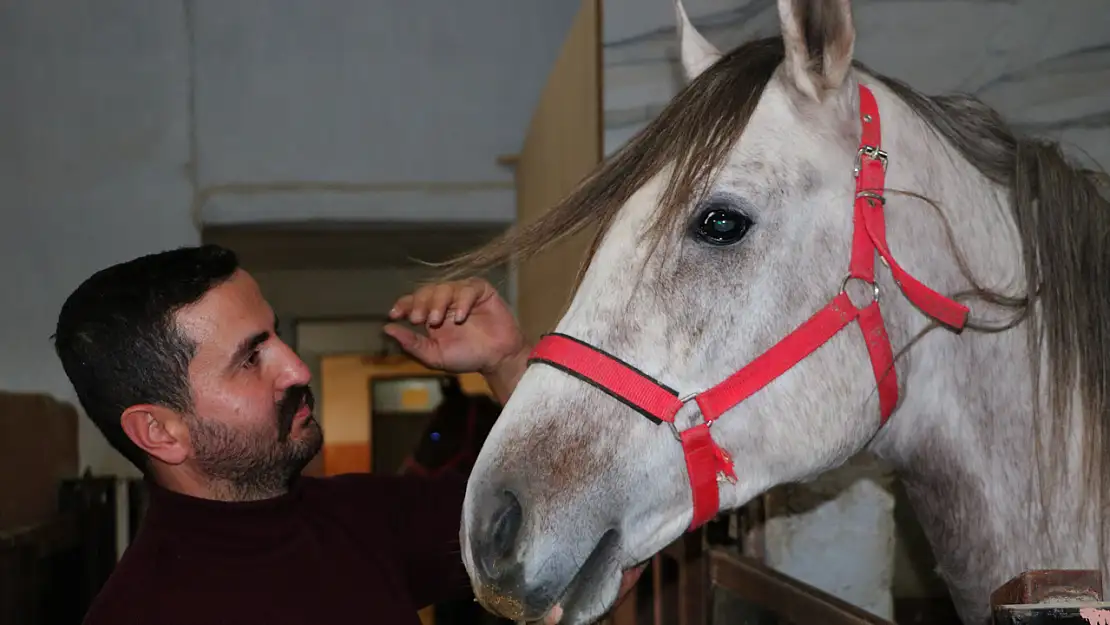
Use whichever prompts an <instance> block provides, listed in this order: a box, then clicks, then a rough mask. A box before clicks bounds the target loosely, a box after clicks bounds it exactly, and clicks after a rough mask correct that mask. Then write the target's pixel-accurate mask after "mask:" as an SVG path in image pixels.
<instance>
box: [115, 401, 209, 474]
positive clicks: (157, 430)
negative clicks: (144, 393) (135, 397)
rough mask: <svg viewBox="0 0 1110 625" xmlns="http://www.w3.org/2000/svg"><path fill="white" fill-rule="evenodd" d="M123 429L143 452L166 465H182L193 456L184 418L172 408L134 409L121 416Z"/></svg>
mask: <svg viewBox="0 0 1110 625" xmlns="http://www.w3.org/2000/svg"><path fill="white" fill-rule="evenodd" d="M120 425H121V426H122V427H123V431H124V432H125V433H126V434H127V436H128V438H130V439H131V440H132V441H133V442H134V443H135V444H136V445H138V446H139V449H142V450H143V451H145V452H146V453H147V454H149V455H150V456H151V457H152V458H156V459H158V460H161V461H162V462H164V463H166V464H171V465H176V464H181V463H182V462H185V460H187V459H188V458H189V456H190V454H191V452H192V446H191V444H190V440H189V429H188V428H187V427H186V426H185V422H184V420H183V419H182V418H181V415H180V414H179V413H177V412H175V411H173V410H170V409H169V408H165V407H163V406H155V405H152V404H138V405H135V406H131V407H129V408H128V409H127V410H124V411H123V414H122V415H120Z"/></svg>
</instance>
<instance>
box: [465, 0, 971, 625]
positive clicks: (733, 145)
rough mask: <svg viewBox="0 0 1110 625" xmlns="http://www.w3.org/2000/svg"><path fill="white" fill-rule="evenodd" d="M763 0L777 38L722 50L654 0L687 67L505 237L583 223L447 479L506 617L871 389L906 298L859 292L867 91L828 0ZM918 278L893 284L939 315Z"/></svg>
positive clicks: (856, 408) (572, 590) (843, 445)
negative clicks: (611, 149) (537, 319)
mask: <svg viewBox="0 0 1110 625" xmlns="http://www.w3.org/2000/svg"><path fill="white" fill-rule="evenodd" d="M778 9H779V13H780V20H781V26H782V33H783V37H782V38H781V39H780V38H777V37H776V38H771V39H765V40H760V41H756V42H752V43H749V44H745V45H743V46H741V47H739V48H738V49H736V50H734V51H732V52H731V53H728V54H723V55H722V54H720V53H719V52H717V51H716V50H715V49H713V47H712V46H711V45H710V44H709V43H708V42H707V41H706V40H705V39H703V38H702V37H701V36H700V35H699V34H698V33H697V32H696V31H695V30H694V28H693V27H692V25H691V24H690V23H689V22H688V21H687V19H686V15H685V12H684V11H683V10H682V7H681V5H680V4H679V5H677V15H678V18H679V21H680V27H679V29H680V39H681V45H680V48H681V56H682V65H683V67H684V69H685V72H686V77H687V79H688V80H689V84H687V85H686V86H685V88H684V89H683V90H682V91H681V92H680V93H679V94H678V95H677V96H676V97H675V99H674V100H672V102H671V103H670V104H669V105H668V107H667V109H666V110H664V111H663V112H662V113H661V114H660V115H659V117H658V118H656V119H655V120H654V121H653V122H651V123H650V124H649V125H648V127H647V128H645V129H644V130H643V131H642V132H641V133H640V134H639V135H638V136H637V137H635V138H634V139H633V140H632V141H631V142H629V144H628V145H626V146H625V147H624V148H623V149H622V150H621V151H620V152H619V153H618V154H616V155H614V157H613V158H612V159H610V160H609V161H608V162H607V163H606V164H604V165H603V166H602V167H601V168H600V169H599V170H598V171H596V172H595V173H594V174H593V175H592V176H591V177H590V178H589V179H587V180H586V181H584V183H583V184H582V185H581V186H580V188H579V189H578V190H577V191H576V192H575V193H574V194H573V195H572V196H571V197H570V198H569V199H567V200H566V201H565V202H564V203H563V204H562V205H560V206H558V207H556V208H555V209H554V210H553V211H552V212H551V214H550V215H548V216H547V217H545V218H542V219H540V220H538V221H537V222H535V223H533V224H532V225H530V226H528V227H527V228H526V229H525V230H523V231H522V232H521V233H519V234H518V235H516V238H511V239H506V243H505V245H516V244H520V243H521V242H523V244H524V245H525V246H527V245H530V244H532V243H535V242H537V241H540V240H542V239H543V238H544V237H550V236H552V235H554V234H562V231H563V230H565V229H567V226H568V224H569V225H577V224H582V223H588V222H590V221H591V220H592V221H594V222H595V223H599V224H600V226H601V228H600V235H599V238H598V239H597V242H596V243H595V246H594V248H593V250H592V256H591V258H590V261H589V262H588V264H587V266H586V269H585V271H584V272H583V273H582V276H581V281H580V284H579V287H578V289H577V291H576V293H575V295H574V298H573V301H572V302H571V304H570V306H569V309H568V310H567V312H566V314H565V315H564V316H563V318H562V319H561V321H560V322H559V323H558V326H557V328H556V333H557V334H556V335H555V336H552V337H549V338H547V339H545V340H544V341H542V342H541V343H540V344H539V345H538V346H537V350H536V352H535V354H534V360H533V364H532V365H531V366H530V367H529V369H528V370H527V372H526V373H525V375H524V377H523V378H522V379H521V380H520V383H519V385H518V386H517V387H516V390H515V391H514V393H513V395H512V397H511V399H510V400H509V402H508V403H507V404H506V405H505V407H504V410H503V412H502V415H501V417H500V419H499V421H498V423H497V425H496V426H495V427H494V429H493V432H492V433H491V435H490V437H489V439H488V440H487V442H486V444H485V446H484V448H483V449H482V452H481V454H480V455H479V458H478V461H477V463H476V464H475V466H474V470H473V472H472V474H471V478H470V485H469V489H468V492H467V497H466V503H465V506H464V511H463V529H462V540H463V556H464V561H465V563H466V566H467V567H468V570H469V571H470V574H471V576H472V579H473V581H474V583H475V588H476V591H477V592H476V594H477V596H478V597H479V599H480V600H481V601H483V603H484V604H485V605H487V606H488V607H490V608H492V609H494V610H496V611H499V612H501V613H502V614H503V615H505V616H507V617H510V618H516V619H524V620H532V619H538V618H539V617H541V616H542V615H544V614H545V613H547V612H548V611H549V610H550V609H551V608H552V607H553V606H555V605H557V604H558V605H559V606H560V611H561V612H562V613H563V615H564V617H565V621H564V622H573V623H579V622H585V621H588V620H590V619H593V618H596V617H598V616H599V615H600V614H602V613H603V612H604V611H605V610H607V609H608V608H609V607H610V606H611V605H612V603H613V601H614V599H615V598H616V596H617V593H618V587H619V586H620V585H621V581H622V572H625V571H628V570H630V569H632V568H633V567H635V566H636V565H638V564H639V563H642V562H643V561H645V560H646V559H648V558H649V557H650V556H651V555H653V554H654V553H656V552H657V551H658V550H660V549H661V548H663V547H665V546H666V545H667V544H668V543H670V542H671V541H673V540H674V539H676V538H677V537H679V536H680V535H681V534H682V532H683V531H684V530H686V529H687V528H689V527H691V525H693V526H697V525H699V524H701V523H703V522H705V521H706V520H707V519H708V518H710V517H711V516H712V515H713V514H715V513H716V512H717V511H718V510H720V509H722V508H733V507H736V506H738V505H741V504H743V503H745V502H746V501H748V500H749V499H751V498H752V497H754V496H755V495H757V494H759V493H761V492H763V491H765V490H766V489H768V488H770V487H772V486H774V485H777V484H781V483H785V482H791V481H798V480H805V479H807V478H811V477H813V476H816V475H817V474H819V473H821V472H823V471H825V470H827V469H829V468H831V467H834V466H836V465H837V464H840V463H842V462H844V461H845V460H846V459H847V458H849V457H850V456H852V455H853V454H854V453H855V452H857V451H859V450H860V449H861V448H863V447H864V445H866V444H867V441H868V440H869V439H870V438H871V437H872V436H873V435H874V434H875V433H876V431H877V430H878V428H879V427H880V422H881V415H886V414H888V413H889V411H890V409H891V407H892V400H893V398H895V397H896V395H897V390H898V386H897V383H896V382H895V380H896V378H895V377H894V373H893V372H892V371H891V368H892V364H891V354H889V353H885V354H884V348H888V347H889V344H888V343H887V342H886V341H885V337H886V330H889V331H890V334H891V335H896V336H897V337H899V338H901V337H904V336H905V334H907V333H908V332H909V331H910V330H911V329H912V328H910V327H909V326H910V322H909V321H906V320H907V319H908V318H909V315H911V314H913V313H912V312H911V311H910V308H909V307H908V306H904V305H903V304H902V303H899V304H898V305H897V306H896V307H895V308H893V312H889V313H888V310H887V304H886V298H887V297H889V298H890V299H898V298H899V297H900V296H901V293H900V292H899V291H898V287H897V286H895V285H894V283H893V282H890V283H889V287H890V288H889V289H887V286H888V285H887V284H886V283H881V284H880V285H879V286H883V288H884V310H883V312H884V314H887V320H886V324H884V323H883V321H882V319H881V318H880V317H879V316H878V314H877V310H876V309H875V308H874V307H868V306H867V305H868V303H869V301H870V298H871V297H872V295H873V291H872V288H873V286H874V285H873V284H869V283H870V282H872V281H871V280H870V275H871V274H870V272H871V269H872V265H871V262H872V259H873V258H874V257H875V249H876V247H884V246H885V243H884V242H883V238H882V236H881V233H882V231H883V220H882V213H881V210H882V203H881V201H880V200H879V198H878V194H879V193H881V192H882V188H883V176H884V175H885V168H886V162H885V155H884V154H881V153H879V152H875V151H871V150H869V149H868V148H870V147H872V146H871V145H870V144H871V143H874V144H875V145H874V146H873V147H879V142H880V141H881V137H880V135H881V132H880V130H879V128H878V124H879V121H880V119H879V110H878V107H877V105H876V104H875V103H874V101H873V100H869V99H868V98H869V95H870V91H866V90H861V88H860V83H859V82H858V80H859V79H860V74H859V73H858V72H856V71H855V70H853V62H852V54H853V44H854V30H853V25H852V18H851V11H850V8H849V2H848V0H840V1H831V0H830V1H826V2H817V1H809V2H806V1H802V0H796V1H791V0H779V2H778ZM861 127H864V128H865V130H864V131H863V132H862V136H861ZM903 167H905V165H903ZM857 169H858V171H859V176H857V175H856V172H857ZM858 185H862V186H858ZM868 189H874V190H873V191H869V190H868ZM857 198H859V199H858V200H857ZM860 210H866V211H870V212H868V214H867V216H866V217H865V218H864V217H861V216H860V215H858V214H855V213H856V212H857V211H860ZM876 211H880V212H876ZM599 216H600V217H599ZM545 229H550V230H547V231H545ZM854 249H861V250H862V252H859V253H858V254H854V253H853V250H854ZM490 253H492V252H490V251H489V250H486V251H483V252H479V254H490ZM880 255H881V256H882V257H883V260H884V261H885V262H887V263H892V266H893V260H892V258H890V257H888V256H887V255H883V254H880ZM853 256H857V257H858V258H856V260H853V261H852V265H851V274H852V277H853V278H855V279H854V280H848V279H846V278H847V276H848V275H849V267H850V265H849V261H850V259H851V258H852V257H853ZM876 264H877V263H876ZM899 279H900V281H901V282H902V285H901V286H902V287H903V289H904V290H912V289H910V287H912V286H914V285H915V284H916V283H913V284H911V282H912V278H910V277H909V276H907V275H903V274H899ZM844 286H847V287H848V288H847V289H846V290H847V295H845V294H844V288H843V287H844ZM918 286H920V285H918ZM856 287H864V288H860V289H856ZM875 288H876V289H877V288H878V287H875ZM914 288H916V287H914ZM921 288H922V289H924V287H923V286H922V287H921ZM887 293H889V295H887ZM929 293H931V292H929ZM929 293H926V292H925V291H920V290H918V291H914V295H913V297H912V298H911V299H915V303H917V304H919V305H922V306H924V307H925V308H929V309H930V310H932V311H933V312H935V313H936V316H938V317H940V318H941V319H942V320H947V321H951V322H952V323H953V324H954V325H957V326H958V325H960V323H961V322H962V318H961V315H962V311H961V310H960V309H959V307H958V306H956V305H955V304H954V303H952V302H950V301H948V300H943V299H940V298H933V297H932V295H929ZM933 295H935V294H933ZM931 298H932V299H931ZM902 299H903V300H905V298H904V297H903V298H902ZM857 306H858V307H859V308H857ZM930 307H931V308H930ZM922 319H924V317H923V316H921V315H920V314H918V316H917V317H914V318H913V320H912V321H913V323H915V324H916V323H919V322H921V320H922ZM917 327H919V326H917ZM859 328H863V330H864V332H863V333H861V332H860V329H859ZM840 330H843V331H840ZM865 335H866V336H867V337H868V341H869V343H870V346H865V342H864V336H865ZM787 337H789V338H787ZM784 339H786V340H785V341H784ZM737 372H740V374H739V376H738V377H732V378H731V379H730V380H729V382H728V384H726V385H724V386H721V385H720V384H721V382H722V381H723V380H726V378H730V376H733V374H736V373H737ZM888 374H889V375H888ZM877 376H878V377H882V378H883V379H884V380H886V381H885V382H884V383H883V384H880V385H878V386H879V387H880V389H882V392H876V386H877V384H876V380H877ZM884 376H885V377H884ZM884 387H885V388H884ZM672 389H673V390H672ZM880 404H882V406H881V408H882V409H881V410H880ZM707 420H708V421H713V427H712V429H709V427H708V425H706V421H707ZM710 434H711V435H712V436H710ZM718 445H719V446H718ZM733 476H734V477H733ZM718 497H719V498H720V500H719V501H718ZM692 500H693V502H692Z"/></svg>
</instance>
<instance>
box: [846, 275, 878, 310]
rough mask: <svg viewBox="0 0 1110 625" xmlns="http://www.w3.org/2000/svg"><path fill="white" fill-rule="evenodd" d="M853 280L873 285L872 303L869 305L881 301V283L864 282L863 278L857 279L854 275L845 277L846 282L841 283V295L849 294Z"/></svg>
mask: <svg viewBox="0 0 1110 625" xmlns="http://www.w3.org/2000/svg"><path fill="white" fill-rule="evenodd" d="M852 280H859V281H860V282H862V283H864V284H869V285H871V302H868V303H872V302H877V301H879V283H878V282H872V281H870V280H864V279H863V278H857V277H855V276H853V275H847V276H844V281H843V282H841V283H840V292H841V293H847V291H848V283H849V282H850V281H852Z"/></svg>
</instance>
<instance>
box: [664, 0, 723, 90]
mask: <svg viewBox="0 0 1110 625" xmlns="http://www.w3.org/2000/svg"><path fill="white" fill-rule="evenodd" d="M674 11H675V17H676V19H677V21H678V47H679V49H680V51H681V56H682V70H683V73H685V75H686V80H688V81H689V80H693V79H695V78H697V77H698V75H699V74H701V73H702V72H704V71H705V70H707V69H709V66H710V65H713V64H714V63H716V62H717V59H719V58H721V52H720V51H719V50H717V48H715V47H713V44H711V43H709V42H708V41H706V40H705V37H702V36H701V33H699V32H698V29H696V28H694V25H693V24H691V23H690V18H689V16H687V15H686V9H685V8H683V6H682V0H675V3H674Z"/></svg>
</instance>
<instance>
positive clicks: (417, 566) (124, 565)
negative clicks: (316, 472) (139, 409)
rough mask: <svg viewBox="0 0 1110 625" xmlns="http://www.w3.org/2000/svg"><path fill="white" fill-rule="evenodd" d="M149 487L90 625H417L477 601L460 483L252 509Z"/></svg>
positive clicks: (301, 489) (366, 480)
mask: <svg viewBox="0 0 1110 625" xmlns="http://www.w3.org/2000/svg"><path fill="white" fill-rule="evenodd" d="M149 488H150V489H151V493H150V506H149V509H148V512H147V514H146V517H145V519H144V521H143V525H142V527H141V529H140V530H139V533H138V535H137V536H136V538H135V540H134V542H132V544H131V545H130V546H129V547H128V548H127V551H126V552H125V553H124V556H123V559H122V560H121V561H120V562H119V564H118V565H117V567H116V569H115V571H114V572H113V574H112V576H111V578H110V579H109V580H108V583H107V584H106V585H105V587H104V588H103V589H102V590H101V592H100V594H99V595H98V596H97V598H96V600H95V601H94V603H93V606H92V608H91V609H90V610H89V613H88V614H87V615H86V618H85V621H84V622H85V625H140V624H143V625H148V624H149V625H154V624H158V625H199V624H202V623H204V624H207V623H212V624H213V625H215V624H217V623H220V624H222V623H227V624H228V625H253V624H256V623H257V624H258V625H263V624H265V625H341V624H344V623H360V624H361V623H367V624H369V623H390V624H393V623H397V624H400V625H407V624H411V625H417V624H418V623H419V622H420V621H419V618H418V617H417V614H416V613H417V611H418V610H419V609H420V608H422V607H424V606H427V605H430V604H433V603H439V602H441V601H448V600H453V599H457V598H461V597H469V596H470V595H469V584H468V580H467V578H466V572H465V570H464V569H463V566H462V561H461V559H460V556H459V542H458V539H459V521H460V516H461V511H462V499H463V493H464V489H465V482H464V481H462V480H461V479H460V478H458V477H454V476H450V475H445V476H443V477H441V478H435V479H430V478H421V477H400V476H376V475H370V474H353V475H342V476H336V477H330V478H308V477H305V478H301V480H300V481H299V482H298V484H297V485H296V486H295V487H294V488H293V490H292V491H291V492H290V493H289V494H287V495H284V496H282V497H279V498H277V499H271V500H267V501H259V502H247V503H227V502H217V501H211V500H204V499H196V498H192V497H187V496H184V495H181V494H177V493H174V492H171V491H168V490H165V489H163V488H160V487H157V486H154V485H151V486H150V487H149Z"/></svg>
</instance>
